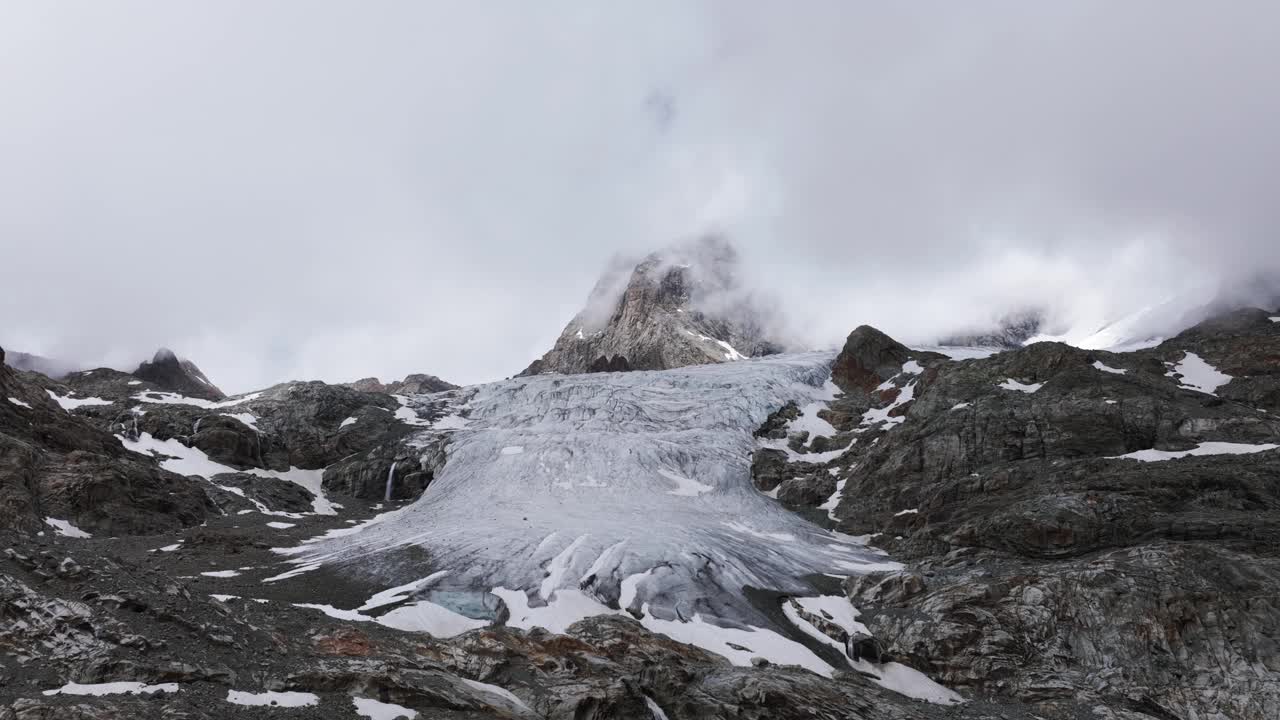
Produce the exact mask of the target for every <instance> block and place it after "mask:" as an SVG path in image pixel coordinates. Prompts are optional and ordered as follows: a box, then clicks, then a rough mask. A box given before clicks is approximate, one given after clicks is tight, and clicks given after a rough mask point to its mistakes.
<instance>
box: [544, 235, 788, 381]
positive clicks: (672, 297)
mask: <svg viewBox="0 0 1280 720" xmlns="http://www.w3.org/2000/svg"><path fill="white" fill-rule="evenodd" d="M738 269H739V259H738V254H737V251H736V250H734V248H733V246H732V245H731V244H730V243H729V242H728V241H726V240H724V239H723V238H720V237H716V236H708V237H703V238H699V239H697V240H694V241H691V242H685V243H680V244H677V245H674V246H672V247H669V248H666V249H664V250H661V251H659V252H656V253H653V254H651V255H649V256H648V257H645V258H644V259H643V260H641V261H640V262H638V263H633V262H628V261H626V260H622V259H619V260H616V261H615V262H614V263H612V264H611V265H610V267H609V268H607V269H606V271H605V273H604V274H603V276H602V277H601V279H600V280H599V281H598V282H597V283H596V286H595V288H594V289H593V290H592V291H591V294H590V295H589V296H588V299H587V306H586V307H585V308H584V309H583V310H582V311H581V312H579V313H578V315H577V316H576V317H574V319H573V320H572V321H571V322H570V323H569V324H568V325H567V326H566V327H565V329H564V331H563V332H562V333H561V334H560V337H559V339H557V340H556V344H555V346H554V347H552V349H551V350H550V351H549V352H547V354H545V355H543V356H542V357H541V358H540V359H538V360H535V361H534V362H533V363H532V364H531V365H530V366H529V367H528V368H526V369H525V370H524V372H522V373H521V375H538V374H541V373H548V372H555V373H565V374H571V373H584V372H598V371H621V370H663V369H668V368H674V367H683V366H686V365H702V364H707V363H718V362H727V361H731V360H741V359H744V358H747V357H754V356H759V355H770V354H773V353H777V352H781V351H782V349H783V344H782V343H780V342H778V341H776V340H774V339H772V338H771V337H769V335H768V333H769V330H770V326H772V325H775V324H776V323H774V322H772V320H773V318H772V313H771V311H770V310H769V308H768V307H767V306H766V305H765V304H764V303H762V302H760V301H759V300H758V299H757V298H756V297H755V296H754V295H753V294H752V293H751V292H750V291H749V290H748V289H746V288H744V287H743V286H742V284H741V282H740V279H739V275H738Z"/></svg>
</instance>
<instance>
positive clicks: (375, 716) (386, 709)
mask: <svg viewBox="0 0 1280 720" xmlns="http://www.w3.org/2000/svg"><path fill="white" fill-rule="evenodd" d="M351 703H352V704H353V705H355V706H356V714H357V715H359V716H360V717H366V718H369V720H399V719H400V718H404V719H405V720H414V718H416V717H418V711H417V710H410V709H409V708H407V707H404V706H402V705H396V704H394V703H388V702H382V701H381V700H372V699H370V698H362V697H353V698H351Z"/></svg>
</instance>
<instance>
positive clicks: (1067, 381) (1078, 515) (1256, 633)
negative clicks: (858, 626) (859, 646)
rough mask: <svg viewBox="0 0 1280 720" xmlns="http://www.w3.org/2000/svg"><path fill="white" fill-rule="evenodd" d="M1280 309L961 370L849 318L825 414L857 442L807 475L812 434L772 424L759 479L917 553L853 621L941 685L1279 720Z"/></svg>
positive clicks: (1144, 711)
mask: <svg viewBox="0 0 1280 720" xmlns="http://www.w3.org/2000/svg"><path fill="white" fill-rule="evenodd" d="M1273 315H1274V314H1273V313H1267V312H1263V311H1260V310H1242V311H1236V312H1232V313H1229V314H1227V315H1224V316H1219V317H1216V318H1213V319H1211V320H1208V321H1206V322H1204V323H1201V324H1200V325H1198V326H1196V327H1193V328H1191V329H1189V330H1187V331H1185V332H1183V333H1182V334H1180V335H1178V336H1176V337H1174V338H1172V339H1170V340H1168V341H1165V342H1164V343H1163V344H1161V345H1159V346H1157V347H1154V348H1151V349H1148V350H1142V351H1138V352H1131V353H1124V354H1113V353H1108V352H1102V351H1088V350H1080V349H1077V348H1074V347H1070V346H1067V345H1062V344H1059V343H1036V344H1033V345H1030V346H1027V347H1023V348H1020V349H1017V350H1011V351H1008V352H1003V353H999V354H997V355H994V356H991V357H989V358H985V359H977V360H965V361H960V362H956V361H951V360H948V359H946V358H943V357H941V356H938V355H935V354H929V353H921V352H918V351H912V350H910V349H907V348H905V347H903V346H902V345H900V344H898V343H896V342H893V341H892V340H891V339H889V338H887V337H886V336H884V335H883V334H882V333H879V332H877V331H874V330H873V329H871V328H865V327H864V328H859V329H858V330H855V331H854V333H853V334H851V335H850V339H849V342H848V343H847V344H846V346H845V349H844V351H843V352H842V353H841V355H840V356H839V357H838V358H837V360H836V362H835V369H834V371H833V380H834V381H835V382H836V383H837V384H838V385H839V386H840V387H842V388H844V389H845V391H846V394H845V395H844V396H842V397H840V398H837V399H836V400H833V401H832V402H831V403H830V404H829V409H828V410H826V411H824V412H823V416H824V417H826V418H827V419H828V420H829V421H830V422H831V424H832V425H833V426H834V429H835V431H836V434H835V435H834V443H833V444H835V445H837V446H843V445H844V444H850V446H849V447H850V449H849V451H848V452H846V453H843V454H841V455H840V456H839V457H837V458H835V459H833V460H827V459H825V458H822V460H823V461H822V462H813V463H806V462H803V455H802V454H800V453H802V452H806V451H809V450H811V449H812V448H805V447H803V442H802V441H803V436H798V435H795V434H794V433H792V434H791V435H788V434H787V431H786V429H785V426H783V428H781V430H780V429H779V428H772V429H767V430H766V432H768V433H772V434H773V435H774V436H776V435H778V433H779V432H781V433H782V435H783V436H784V437H787V438H788V439H787V442H788V443H789V444H788V445H787V449H786V450H780V449H773V448H776V447H777V445H776V443H777V442H779V441H778V440H773V441H772V442H773V443H775V445H773V446H770V449H766V450H762V451H758V452H757V458H756V461H755V463H754V468H753V472H754V473H755V475H756V484H757V486H758V487H761V488H762V489H768V488H769V487H770V486H772V487H775V488H777V497H778V498H779V500H784V499H785V500H786V501H787V503H788V504H789V505H791V506H794V507H797V508H802V509H803V508H808V509H816V507H817V504H816V503H815V500H816V499H817V498H818V497H820V496H821V483H825V482H827V481H828V477H830V478H835V479H838V488H837V489H836V490H834V491H833V492H832V495H831V496H830V498H829V499H828V500H827V501H826V502H825V504H824V505H823V506H822V507H823V508H824V509H826V510H827V511H828V512H830V514H831V517H832V518H833V519H834V520H835V522H836V524H837V527H838V529H839V530H841V531H843V532H846V533H850V534H855V535H861V534H872V535H873V536H874V542H875V543H876V544H877V545H879V546H881V547H884V548H885V549H887V550H889V551H890V552H891V554H892V555H893V556H894V557H895V558H896V559H900V560H904V561H906V562H908V563H909V567H908V569H906V570H904V571H901V572H895V573H879V574H872V575H869V576H866V577H863V578H860V579H857V580H854V581H850V583H849V585H848V589H849V592H850V596H851V599H852V601H853V604H854V605H855V606H856V607H858V608H859V610H860V611H861V613H862V614H861V616H860V620H862V621H863V622H864V623H865V624H866V626H867V627H868V628H869V629H870V630H871V631H872V633H873V634H874V636H875V637H876V638H877V639H878V640H879V641H880V642H881V643H882V644H883V645H884V649H885V651H886V652H887V653H888V654H889V655H890V656H892V657H894V658H895V659H898V660H899V661H901V662H905V663H907V664H910V665H913V666H914V667H916V668H918V669H920V670H923V671H925V672H927V673H928V674H929V675H930V676H931V677H934V678H935V679H938V680H939V681H941V682H943V683H944V684H946V685H948V686H949V687H952V688H956V689H961V690H965V689H967V690H970V691H973V692H977V693H982V694H988V695H991V696H994V697H1003V698H1008V699H1010V700H1016V701H1019V702H1024V703H1028V704H1030V705H1032V706H1034V711H1035V713H1036V714H1037V715H1040V716H1043V717H1070V716H1071V715H1070V713H1071V712H1073V711H1072V710H1070V709H1069V708H1070V707H1071V706H1072V705H1073V703H1084V704H1085V705H1096V706H1098V707H1102V708H1106V709H1108V710H1107V711H1108V712H1109V713H1111V714H1109V715H1108V714H1096V715H1095V717H1125V718H1160V719H1162V720H1165V719H1168V718H1188V717H1200V718H1207V717H1215V718H1228V717H1229V718H1242V719H1244V720H1264V718H1268V717H1274V708H1276V707H1280V630H1278V629H1280V600H1277V598H1280V512H1277V510H1280V483H1278V482H1277V478H1280V420H1277V419H1276V413H1280V322H1275V321H1272V320H1271V319H1270V317H1271V316H1273ZM775 424H777V423H776V422H775ZM1186 451H1194V452H1195V453H1197V454H1193V455H1190V456H1187V457H1179V455H1178V454H1179V453H1181V452H1186ZM1203 453H1222V454H1203ZM788 454H797V455H798V457H799V458H800V459H801V461H799V462H790V463H788V462H786V459H787V455H788ZM1126 455H1132V456H1133V458H1136V459H1130V458H1124V457H1121V456H1126ZM788 484H790V485H794V486H795V488H796V489H795V491H792V492H787V491H786V488H787V485H788ZM810 488H812V490H809V489H810ZM784 494H785V495H786V497H785V498H784ZM1099 712H1100V711H1099Z"/></svg>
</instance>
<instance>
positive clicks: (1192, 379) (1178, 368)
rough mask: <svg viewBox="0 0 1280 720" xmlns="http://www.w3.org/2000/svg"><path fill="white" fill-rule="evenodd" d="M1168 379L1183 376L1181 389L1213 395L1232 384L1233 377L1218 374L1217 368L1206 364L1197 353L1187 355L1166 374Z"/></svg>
mask: <svg viewBox="0 0 1280 720" xmlns="http://www.w3.org/2000/svg"><path fill="white" fill-rule="evenodd" d="M1165 375H1166V377H1174V376H1181V378H1182V385H1181V386H1180V387H1182V388H1184V389H1187V390H1198V391H1199V392H1202V393H1207V394H1209V395H1213V394H1214V391H1215V390H1217V389H1218V388H1220V387H1222V386H1223V385H1226V384H1227V383H1229V382H1231V379H1232V378H1231V376H1230V375H1227V374H1225V373H1220V372H1218V370H1217V368H1215V367H1213V366H1212V365H1210V364H1209V363H1207V362H1205V361H1204V360H1203V359H1201V357H1200V356H1199V355H1196V354H1195V353H1191V352H1189V353H1186V354H1184V355H1183V356H1182V360H1181V362H1179V363H1178V364H1176V365H1174V366H1173V369H1172V370H1170V371H1169V372H1168V373H1166V374H1165Z"/></svg>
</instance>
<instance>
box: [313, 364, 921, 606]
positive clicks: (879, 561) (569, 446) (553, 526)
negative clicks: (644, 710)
mask: <svg viewBox="0 0 1280 720" xmlns="http://www.w3.org/2000/svg"><path fill="white" fill-rule="evenodd" d="M832 359H833V357H832V355H831V354H830V353H808V354H801V355H788V356H774V357H769V358H762V359H756V360H748V361H741V362H732V363H725V364H721V365H710V366H700V367H692V368H682V369H676V370H666V371H658V372H630V373H601V374H590V375H574V376H560V375H545V376H538V377H531V378H517V379H513V380H506V381H502V382H496V383H492V384H489V385H483V386H478V387H474V388H469V389H467V390H465V391H462V392H461V394H460V396H459V397H460V400H459V401H460V402H463V403H464V404H462V405H460V406H459V407H457V408H455V410H456V411H458V412H460V413H461V414H462V415H463V416H465V417H466V422H465V423H463V422H459V421H458V420H457V418H456V417H451V418H450V420H449V422H447V423H438V425H439V426H441V427H450V428H456V429H451V430H448V431H447V432H449V433H451V435H452V441H451V444H450V445H449V447H448V455H447V462H446V464H445V466H444V468H443V470H442V471H441V472H439V473H438V475H437V477H436V478H435V480H434V481H433V482H432V483H431V484H430V486H429V487H428V488H427V490H426V492H425V493H424V494H423V495H422V497H421V498H420V499H419V500H418V501H416V502H415V503H414V504H413V505H411V506H409V507H406V508H404V509H402V510H400V511H397V512H395V513H393V514H391V515H388V516H385V517H383V518H382V519H381V521H380V522H376V523H373V524H370V525H369V526H367V527H365V528H364V529H362V530H361V531H360V532H355V533H350V534H346V535H344V536H342V537H336V538H332V539H329V540H325V541H321V542H318V543H314V544H311V545H308V546H306V547H307V550H306V551H305V552H304V553H303V554H301V555H300V556H299V557H297V558H296V561H297V562H301V563H310V564H316V563H321V564H326V565H328V564H335V563H336V564H341V565H347V566H355V565H356V564H357V563H358V565H359V567H361V568H362V569H364V570H367V571H370V572H373V573H375V574H376V575H377V576H378V577H379V579H381V580H383V581H387V582H388V583H389V584H390V583H407V582H411V581H415V580H417V579H420V578H427V577H428V576H431V579H430V583H429V587H430V590H431V592H432V595H433V597H434V598H435V602H438V603H444V604H448V605H451V606H452V607H451V608H450V609H451V610H453V611H455V612H461V613H463V614H470V615H472V617H475V611H474V609H475V607H479V606H482V605H486V604H487V605H489V606H490V607H492V605H494V604H495V602H496V601H495V602H488V603H481V602H474V601H472V602H464V601H462V600H457V601H449V600H445V599H442V598H455V599H456V598H466V597H471V598H473V599H474V598H476V597H485V598H487V599H488V600H490V601H492V600H493V598H495V597H501V598H502V599H503V600H504V601H505V603H506V605H507V606H508V607H509V608H511V609H512V613H513V618H514V617H515V614H516V611H517V610H520V611H522V612H523V611H527V612H530V613H535V614H536V612H537V611H538V609H539V608H544V607H545V608H546V611H547V612H548V613H550V614H556V612H559V613H560V615H561V616H563V615H564V614H565V613H568V615H569V616H571V617H580V616H585V615H591V614H596V613H599V612H620V611H623V610H630V611H631V612H632V613H633V614H634V615H637V616H639V617H643V618H652V619H654V620H655V621H662V622H670V621H675V622H676V623H679V622H683V621H695V622H696V623H698V624H706V623H711V624H714V625H715V626H717V627H730V628H742V627H768V626H770V625H774V624H776V620H775V619H771V616H770V615H769V614H768V613H766V612H764V611H762V610H761V609H760V608H758V607H757V606H756V605H755V604H753V603H752V602H751V601H749V599H748V592H747V591H746V589H747V588H754V589H758V590H764V591H774V592H779V593H785V594H790V595H814V594H818V592H817V590H816V588H815V587H814V584H815V583H814V578H815V577H817V576H821V575H823V574H827V575H837V576H845V575H851V574H857V573H861V572H867V571H870V570H875V569H884V568H892V567H897V565H896V564H895V563H892V562H889V561H888V560H887V558H886V557H885V556H884V555H883V553H881V552H879V551H877V550H874V549H871V548H868V547H866V546H865V545H863V544H861V543H860V542H859V541H857V540H855V539H854V538H850V537H847V536H843V535H839V534H837V533H833V532H831V531H828V530H825V529H822V528H820V527H818V526H816V525H813V524H811V523H809V522H807V521H805V520H803V519H802V518H800V517H799V516H797V515H795V514H793V513H791V512H789V511H787V510H786V509H784V508H783V507H782V506H781V505H780V504H779V503H778V502H777V501H776V500H773V499H771V498H769V497H767V496H765V495H763V494H761V493H760V492H759V491H757V490H756V489H755V488H754V486H753V485H752V484H751V478H750V466H751V455H752V452H753V450H754V448H755V443H754V438H753V436H752V432H753V431H754V430H755V429H756V428H758V427H759V426H760V424H761V423H762V422H763V421H764V420H765V418H766V417H767V416H768V415H769V413H770V412H772V411H774V410H776V409H778V408H779V407H781V406H782V405H784V404H785V403H787V402H789V401H795V402H797V403H799V404H800V405H804V404H806V403H808V402H811V401H813V400H814V399H816V398H819V397H822V396H823V392H824V391H823V389H822V388H823V385H824V383H825V382H826V380H827V378H828V377H829V375H830V365H831V362H832ZM439 432H446V431H445V430H431V429H426V430H424V433H425V434H426V435H430V434H434V433H439ZM410 548H414V549H413V550H410ZM427 586H428V583H426V582H423V583H420V584H419V585H417V586H415V588H414V589H415V591H418V592H421V591H423V590H425V589H427ZM557 606H559V607H560V611H556V607H557ZM468 608H471V609H470V610H469V609H468ZM775 617H776V616H775ZM691 624H692V623H691Z"/></svg>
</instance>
